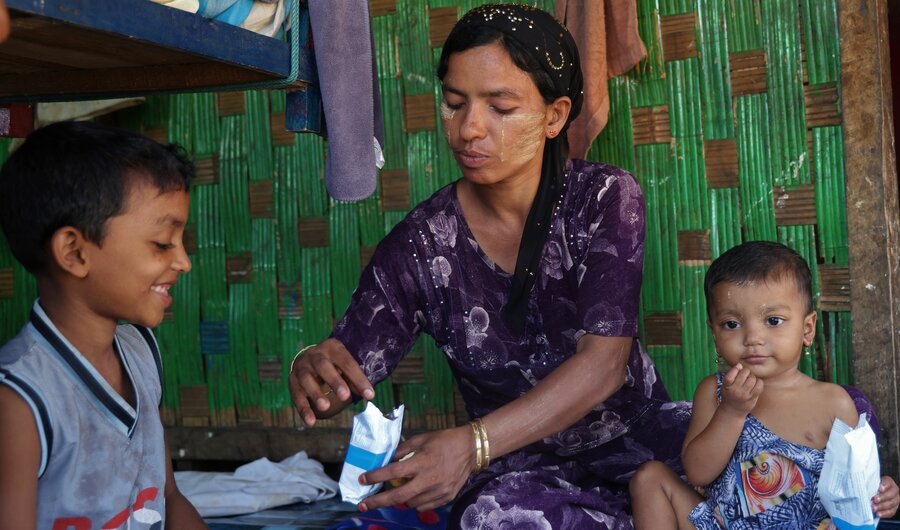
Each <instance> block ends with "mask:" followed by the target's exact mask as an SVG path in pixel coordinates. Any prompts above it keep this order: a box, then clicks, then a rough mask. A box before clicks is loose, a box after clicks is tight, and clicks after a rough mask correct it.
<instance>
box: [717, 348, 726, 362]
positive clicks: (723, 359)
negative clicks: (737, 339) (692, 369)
mask: <svg viewBox="0 0 900 530" xmlns="http://www.w3.org/2000/svg"><path fill="white" fill-rule="evenodd" d="M724 362H725V358H724V357H722V354H721V353H719V351H718V350H716V365H720V364H722V363H724Z"/></svg>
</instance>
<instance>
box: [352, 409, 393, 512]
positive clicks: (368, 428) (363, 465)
mask: <svg viewBox="0 0 900 530" xmlns="http://www.w3.org/2000/svg"><path fill="white" fill-rule="evenodd" d="M402 427H403V405H400V406H399V407H397V408H396V409H394V410H393V411H392V412H391V413H390V414H388V415H387V416H385V415H384V414H382V413H381V411H380V410H378V407H376V406H375V405H374V404H372V402H371V401H370V402H369V403H368V404H366V410H364V411H362V412H360V413H359V414H357V415H356V416H354V417H353V432H352V433H351V434H350V446H349V447H347V457H346V458H345V459H344V468H343V469H342V470H341V480H340V483H339V484H340V488H341V499H343V501H344V502H352V503H353V504H358V503H359V502H361V501H362V500H363V499H365V498H366V497H368V496H370V495H373V494H374V493H375V492H376V491H378V490H379V489H381V484H370V485H366V486H363V485H362V484H360V483H359V476H360V475H362V474H363V473H365V472H367V471H372V470H373V469H378V468H380V467H384V466H385V465H387V464H388V463H389V462H390V461H391V459H392V458H394V451H396V450H397V445H398V444H399V443H400V430H401V428H402Z"/></svg>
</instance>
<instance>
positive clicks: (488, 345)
mask: <svg viewBox="0 0 900 530" xmlns="http://www.w3.org/2000/svg"><path fill="white" fill-rule="evenodd" d="M643 251H644V200H643V196H642V193H641V190H640V187H639V186H638V184H637V182H636V181H635V180H634V178H633V177H632V176H631V175H630V174H628V173H627V172H625V171H623V170H621V169H619V168H616V167H613V166H609V165H603V164H596V163H591V162H585V161H581V160H575V161H572V162H571V163H570V165H569V167H568V170H567V174H566V191H565V194H564V197H563V199H562V200H561V202H560V204H559V208H558V209H557V211H556V212H555V213H554V217H553V222H552V224H551V232H550V236H549V237H548V239H547V243H546V245H545V247H544V253H543V257H542V260H541V270H540V271H538V272H537V274H538V278H537V279H536V282H535V287H534V289H533V290H532V293H531V298H530V301H529V314H528V317H527V320H526V325H525V332H524V333H523V334H522V335H521V336H516V335H515V334H514V333H512V332H511V331H510V330H509V329H508V328H507V327H506V325H505V324H504V322H503V319H502V318H501V309H502V308H503V305H504V303H505V302H506V300H507V293H508V292H509V285H510V281H511V276H510V275H509V274H508V273H507V272H505V271H503V270H502V269H500V268H499V267H498V266H496V265H495V264H494V263H493V262H492V261H491V259H490V258H489V257H488V256H487V255H486V254H485V253H484V252H483V251H482V250H481V248H480V247H479V246H478V243H477V242H476V241H475V237H474V236H473V235H472V233H471V231H470V230H469V228H468V225H467V224H466V221H465V219H464V218H463V216H462V211H461V209H460V206H459V202H458V201H457V197H456V186H455V185H453V184H451V185H449V186H446V187H444V188H442V189H440V190H438V191H437V192H436V193H435V194H434V195H432V196H431V198H429V199H427V200H426V201H424V202H423V203H421V204H419V205H418V206H417V207H416V208H415V209H414V210H413V211H412V212H410V214H409V215H407V216H406V218H405V219H404V220H403V221H401V222H400V223H399V224H398V225H397V226H396V227H395V228H394V229H393V230H392V231H391V233H390V234H388V236H387V237H385V239H384V240H383V241H382V242H381V243H380V244H379V245H378V248H377V249H376V251H375V254H374V256H373V258H372V261H371V262H370V264H369V266H368V267H367V268H366V270H365V271H364V272H363V274H362V278H361V279H360V283H359V287H358V288H357V290H356V292H355V293H354V295H353V299H352V302H351V304H350V307H349V309H348V310H347V313H346V314H345V315H344V317H343V318H342V319H341V321H340V322H339V323H338V325H337V326H336V328H335V330H334V333H333V336H334V337H335V338H337V339H339V340H340V341H341V342H343V343H344V345H345V346H346V347H347V349H348V350H349V351H350V352H351V353H352V354H353V355H354V356H355V357H356V358H357V360H358V361H359V363H360V365H361V366H362V367H363V370H364V372H365V373H366V375H367V376H368V377H369V379H370V380H371V381H372V382H373V383H375V382H378V381H381V380H382V379H384V378H385V377H387V375H388V374H389V373H390V372H391V371H392V370H393V369H394V368H395V367H396V366H397V364H398V363H399V362H400V360H401V359H402V358H403V356H404V355H405V354H406V353H407V352H408V351H409V350H410V349H411V348H412V346H413V344H414V342H415V340H416V338H417V336H418V334H419V333H420V332H425V333H427V334H428V335H430V336H431V337H433V338H434V340H435V341H436V343H437V345H438V346H439V347H440V348H441V350H442V351H443V352H444V354H445V355H446V357H447V361H448V362H449V364H450V367H451V369H452V371H453V373H454V375H455V376H456V379H457V383H458V386H459V390H460V392H461V394H462V396H463V398H464V400H465V403H466V407H467V410H468V413H469V415H470V416H472V417H478V416H483V415H485V414H487V413H489V412H491V411H493V410H495V409H496V408H498V407H500V406H502V405H504V404H506V403H509V402H510V401H512V400H514V399H516V398H518V397H520V396H522V395H523V394H525V393H526V392H528V391H529V390H530V389H531V388H532V387H534V386H535V385H536V384H537V382H538V381H540V380H541V379H542V378H544V377H545V376H546V375H547V374H549V373H550V372H552V371H553V370H554V369H555V368H556V367H557V366H559V365H560V364H561V363H562V362H563V361H565V360H566V359H568V358H569V357H571V356H572V355H573V354H574V353H575V346H576V343H577V341H578V339H579V338H580V337H582V336H583V335H584V334H585V333H593V334H595V335H601V336H611V337H615V336H626V337H637V334H638V325H637V319H638V303H639V298H640V289H641V276H642V269H643V261H644V255H643ZM535 413H536V414H540V411H535ZM689 419H690V408H689V405H688V404H687V403H669V396H668V394H667V393H666V391H665V389H664V388H663V385H662V382H661V381H660V379H659V376H658V374H657V372H656V369H655V368H654V366H653V363H652V361H651V360H650V358H649V357H648V356H647V354H646V353H645V352H644V351H643V349H642V348H641V347H640V344H639V342H638V341H637V340H635V341H634V343H633V346H632V350H631V356H630V359H629V362H628V371H627V376H626V382H625V385H624V386H623V387H622V388H621V389H620V390H619V391H618V392H616V393H615V394H613V395H612V396H610V397H609V399H607V400H606V401H605V402H604V403H602V404H601V405H599V406H598V407H596V408H595V409H594V410H592V411H591V412H590V413H588V414H587V415H586V416H585V417H584V418H583V419H582V420H580V421H578V422H576V423H575V424H574V425H572V426H570V427H569V428H567V429H565V430H563V431H562V432H559V433H557V434H556V435H554V436H550V437H547V438H545V439H543V440H541V441H538V442H535V443H533V444H531V445H529V446H526V447H524V448H522V449H520V450H519V451H516V452H514V453H511V454H509V455H506V456H505V457H503V458H498V459H496V460H494V461H492V462H491V466H490V468H489V469H488V470H486V471H484V472H482V473H480V474H478V475H476V476H475V477H473V478H472V479H471V480H470V481H469V483H468V484H467V486H466V488H465V489H464V490H463V492H462V495H461V497H460V498H459V499H458V500H457V502H456V504H455V507H454V515H453V517H455V518H456V519H455V521H451V527H455V526H454V523H455V524H457V525H458V526H459V527H461V528H464V529H469V528H502V527H504V526H503V525H504V524H509V525H512V526H510V528H513V527H514V528H532V527H533V528H610V529H611V528H631V526H632V525H631V517H630V515H629V512H630V510H629V508H628V504H629V502H628V495H627V486H628V480H629V479H630V478H631V476H632V475H633V473H634V470H635V469H636V468H637V467H638V466H639V465H640V464H641V463H643V462H645V461H647V460H650V459H656V460H661V461H664V462H667V463H669V464H670V465H672V466H673V467H675V469H676V470H680V469H681V465H680V461H679V452H680V449H681V442H682V440H683V438H684V434H685V431H686V430H687V425H688V423H689Z"/></svg>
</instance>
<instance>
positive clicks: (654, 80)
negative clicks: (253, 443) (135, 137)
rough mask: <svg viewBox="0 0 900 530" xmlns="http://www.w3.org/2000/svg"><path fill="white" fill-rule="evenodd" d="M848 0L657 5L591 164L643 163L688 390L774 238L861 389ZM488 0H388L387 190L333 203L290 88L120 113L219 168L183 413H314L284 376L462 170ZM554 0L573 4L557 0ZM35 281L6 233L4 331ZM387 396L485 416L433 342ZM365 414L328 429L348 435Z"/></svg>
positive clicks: (180, 379) (0, 324)
mask: <svg viewBox="0 0 900 530" xmlns="http://www.w3.org/2000/svg"><path fill="white" fill-rule="evenodd" d="M835 1H836V0H802V1H800V0H792V1H787V0H639V2H638V15H639V21H640V31H641V35H642V37H643V39H644V41H645V43H646V45H647V48H648V50H649V57H648V58H647V59H646V60H645V61H644V62H643V63H641V65H640V66H639V67H638V68H637V69H636V70H635V71H633V72H631V73H629V74H628V75H625V76H622V77H619V78H616V79H612V80H610V82H609V87H610V93H611V108H612V111H611V115H610V122H609V125H608V126H607V128H606V130H605V131H604V132H603V133H602V134H601V136H600V138H599V139H598V141H597V142H596V143H595V145H594V147H593V148H592V150H591V153H590V156H589V158H591V159H594V160H602V161H607V162H611V163H613V164H616V165H619V166H621V167H624V168H626V169H628V170H630V171H632V172H634V173H635V175H637V177H638V179H639V180H640V182H641V185H642V187H643V189H644V193H645V195H646V199H647V212H648V219H647V226H648V233H647V246H646V260H645V280H644V281H645V284H644V290H643V300H642V312H643V314H642V320H643V325H642V336H643V340H644V342H645V344H647V347H648V350H649V351H650V353H651V355H652V356H653V357H654V359H655V360H656V361H657V363H658V365H659V367H660V371H661V372H662V375H663V378H664V380H665V383H666V386H667V387H668V388H669V390H670V392H671V393H672V394H673V396H674V397H678V398H685V397H689V395H690V391H692V390H693V388H694V386H695V385H696V383H697V381H698V380H699V379H700V378H701V377H703V376H704V375H706V374H708V373H710V372H711V371H712V370H713V369H714V359H713V348H712V345H711V340H710V338H709V333H708V331H707V330H706V328H705V320H706V317H705V306H704V298H703V289H702V280H703V274H704V273H705V271H706V268H707V266H708V265H709V262H710V261H711V259H713V258H715V257H716V256H717V255H719V254H720V253H721V252H723V251H724V250H726V249H727V248H729V247H731V246H733V245H734V244H736V243H738V242H740V241H742V240H748V239H756V238H765V239H773V240H779V241H782V242H784V243H786V244H788V245H790V246H792V247H794V248H796V249H797V250H799V251H800V252H801V253H802V254H803V255H804V256H805V257H806V258H807V260H808V261H809V262H810V264H811V265H812V267H813V272H814V281H815V284H816V285H815V290H816V291H817V292H818V293H819V294H818V296H817V303H818V306H819V309H820V310H821V312H820V315H821V318H820V321H819V322H820V324H819V329H818V339H817V341H816V349H815V354H814V355H811V356H809V357H808V358H805V359H804V364H803V368H804V370H806V371H807V372H809V373H811V374H815V375H817V376H819V377H822V378H826V379H831V380H834V381H838V382H849V379H850V314H849V298H848V297H849V289H848V282H849V272H848V268H847V265H848V264H847V259H848V257H847V228H846V210H845V204H844V202H845V200H844V174H843V153H842V135H843V131H842V128H841V119H840V100H839V93H840V76H839V56H838V53H839V46H838V36H837V22H836V13H835V11H836V6H835ZM481 3H483V2H481V1H467V2H460V3H457V2H455V1H451V0H372V1H371V7H372V15H373V27H374V32H375V40H376V49H377V54H378V70H379V78H380V82H381V91H382V103H383V107H384V117H385V129H386V145H385V158H386V166H385V169H384V170H382V172H381V175H380V177H379V185H378V189H377V191H376V194H375V195H374V196H373V197H371V198H369V199H366V200H364V201H361V202H358V203H341V202H336V201H333V200H330V199H329V198H328V196H327V194H326V193H325V189H324V184H323V180H322V178H323V171H324V153H325V143H324V142H323V141H322V140H321V139H320V138H319V137H317V136H314V135H293V134H287V133H285V132H283V123H284V114H283V112H284V97H283V94H281V93H277V92H275V93H271V94H270V93H268V92H247V93H223V94H190V95H179V96H169V97H153V98H149V99H148V101H147V103H146V104H145V105H143V106H141V107H138V108H136V109H130V110H127V111H123V112H122V113H120V115H119V120H120V121H121V123H123V124H125V125H127V126H130V127H133V128H136V129H140V130H142V131H144V132H145V133H146V134H148V135H150V136H151V137H154V138H157V139H159V140H164V141H177V142H179V143H181V144H183V145H185V146H186V147H187V148H188V149H189V150H190V151H191V152H192V153H193V154H194V156H195V158H196V161H197V165H198V178H197V181H196V186H195V187H194V189H193V191H192V202H191V218H190V225H189V228H188V231H187V237H186V245H187V246H188V248H189V252H190V255H191V258H192V259H193V263H194V269H193V271H192V272H191V273H190V274H188V275H186V276H183V277H182V279H181V280H180V281H179V283H178V284H177V286H176V287H175V291H174V298H175V303H174V306H173V308H172V312H171V314H170V315H167V318H166V320H165V321H164V322H163V324H161V325H160V326H159V328H158V329H157V330H156V333H157V336H158V337H159V339H160V342H161V344H162V347H163V352H164V357H165V358H164V362H165V368H166V370H165V378H166V381H165V386H166V393H165V397H164V409H163V412H164V421H165V422H166V423H167V424H169V425H185V426H207V425H210V426H233V425H238V424H241V425H244V424H250V425H261V426H294V425H297V424H298V421H297V418H296V416H295V414H294V412H293V410H292V407H291V404H290V400H289V397H288V395H287V391H286V388H287V385H286V382H285V381H286V372H287V367H288V363H289V362H290V360H291V358H292V357H293V354H294V352H295V351H296V349H297V347H298V345H304V344H309V343H312V342H317V341H319V340H321V339H322V338H323V337H325V336H327V335H328V333H329V331H330V329H331V327H332V325H333V322H334V318H335V316H339V315H340V314H341V313H342V312H343V310H344V309H345V308H346V306H347V303H348V301H349V298H350V295H351V293H352V291H353V289H354V287H355V285H356V281H357V278H358V276H359V273H360V270H361V267H362V265H363V264H364V263H365V262H366V261H367V260H368V259H369V257H370V256H371V252H372V250H373V249H374V247H375V245H376V244H377V243H378V241H379V240H380V239H381V238H382V237H383V236H384V235H385V234H386V233H387V231H388V230H389V229H390V228H391V227H392V226H393V225H394V224H395V223H396V222H397V221H399V220H400V219H402V217H403V216H404V215H405V213H406V212H407V211H409V209H410V207H411V206H412V205H414V204H416V203H417V202H419V201H421V200H423V199H425V198H426V197H428V196H429V195H430V194H431V193H432V192H433V191H434V190H435V189H437V188H438V187H439V186H442V185H444V184H446V183H449V182H451V181H453V180H454V179H456V178H458V175H459V173H458V170H457V168H456V166H455V164H454V162H453V159H452V157H451V156H450V154H449V151H448V150H447V148H446V146H445V144H444V140H443V135H442V133H441V132H440V131H439V128H440V125H439V119H438V116H437V105H436V103H437V101H438V100H439V97H440V96H439V86H438V84H437V83H436V79H435V75H434V71H435V64H436V61H437V57H438V56H439V53H440V45H441V43H442V42H443V40H444V37H445V36H446V34H447V33H448V32H449V30H450V28H451V27H452V25H453V23H454V22H455V21H456V20H457V18H458V17H459V16H460V15H461V14H462V13H464V12H465V11H467V10H468V9H469V8H471V7H474V6H475V5H478V4H481ZM537 5H538V7H542V8H544V9H548V10H551V11H552V9H553V0H542V1H539V2H537ZM6 145H7V144H5V143H4V144H0V157H2V156H4V155H3V154H5V153H6V151H7V149H4V148H3V147H6ZM0 243H2V241H0ZM34 292H35V286H34V280H33V278H31V277H30V276H29V275H28V274H26V273H25V272H24V271H22V269H21V268H20V267H18V266H17V265H16V264H15V263H14V260H13V259H12V257H11V255H10V254H9V252H8V249H7V248H6V247H5V244H0V340H6V339H8V338H9V337H11V336H12V335H13V334H14V333H15V332H16V331H17V330H18V329H19V327H20V326H21V325H22V323H23V322H24V321H25V319H26V317H27V312H28V308H29V307H30V304H31V301H32V300H33V296H34ZM376 391H377V402H378V404H379V405H380V406H382V407H383V408H384V407H387V406H390V405H393V404H394V403H395V402H402V403H404V404H405V405H406V407H407V414H408V426H409V427H412V428H440V427H443V426H448V425H452V424H455V423H456V422H457V421H459V418H460V417H462V416H464V414H465V413H464V410H463V407H462V405H461V404H460V403H459V402H458V399H457V394H456V393H455V392H453V382H452V377H451V375H450V373H449V371H448V369H447V367H446V363H445V361H444V359H443V356H442V354H441V353H440V351H439V350H437V349H436V348H435V347H434V345H433V344H432V343H431V342H430V341H429V340H422V341H420V342H419V344H417V345H416V348H415V350H414V351H413V352H412V354H410V355H409V356H408V357H407V359H406V360H404V362H403V363H401V365H400V367H399V368H398V370H397V371H396V372H395V373H394V374H393V375H392V376H391V378H390V379H389V380H388V381H386V382H384V383H382V384H381V385H380V386H379V387H378V388H377V389H376ZM351 415H352V412H345V413H343V414H341V415H339V416H337V417H336V418H333V419H331V420H327V421H324V422H321V425H322V426H348V425H349V421H350V417H351Z"/></svg>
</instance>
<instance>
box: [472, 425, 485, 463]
mask: <svg viewBox="0 0 900 530" xmlns="http://www.w3.org/2000/svg"><path fill="white" fill-rule="evenodd" d="M469 425H471V426H472V432H474V433H475V472H476V473H478V472H479V471H481V470H482V469H484V467H483V465H482V459H483V458H484V454H483V453H482V448H481V433H480V432H478V424H477V423H475V422H474V421H470V422H469Z"/></svg>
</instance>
